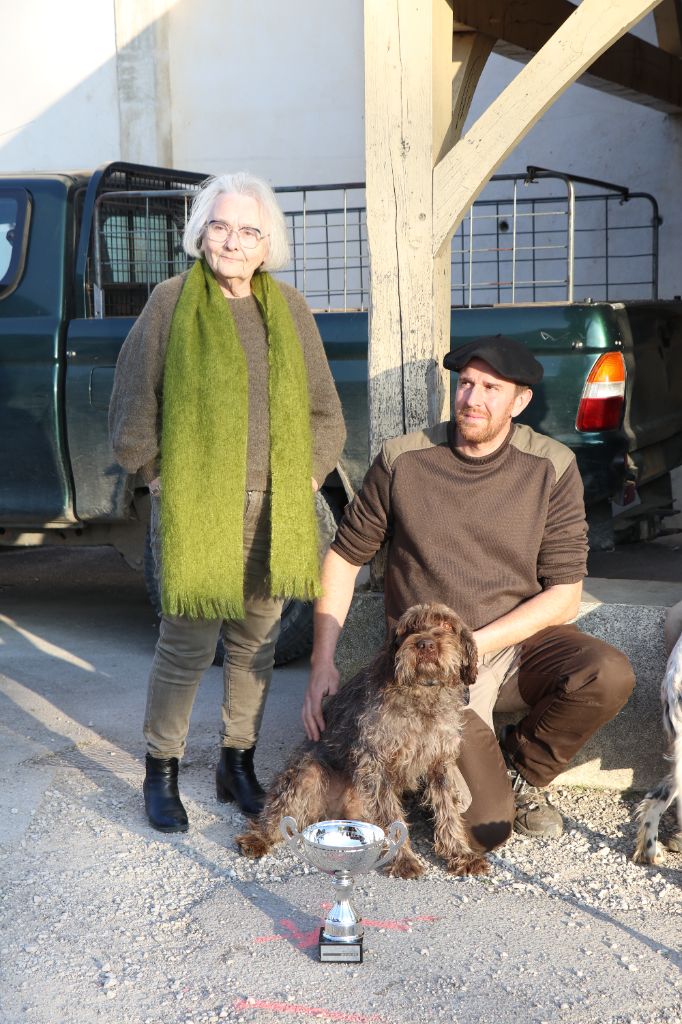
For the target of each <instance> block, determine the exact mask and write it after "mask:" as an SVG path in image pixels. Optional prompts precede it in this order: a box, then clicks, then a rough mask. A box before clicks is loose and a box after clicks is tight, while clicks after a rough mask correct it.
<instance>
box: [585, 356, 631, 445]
mask: <svg viewBox="0 0 682 1024" xmlns="http://www.w3.org/2000/svg"><path fill="white" fill-rule="evenodd" d="M624 404H625V360H624V359H623V356H622V354H621V353H620V352H607V353H605V355H603V356H599V359H598V360H597V362H596V363H595V364H594V366H593V367H592V369H591V370H590V373H589V376H588V378H587V380H586V382H585V387H584V388H583V395H582V398H581V399H580V405H579V406H578V415H577V416H576V420H575V426H576V430H583V431H587V430H615V429H616V428H617V427H619V426H620V421H621V416H622V414H623V405H624Z"/></svg>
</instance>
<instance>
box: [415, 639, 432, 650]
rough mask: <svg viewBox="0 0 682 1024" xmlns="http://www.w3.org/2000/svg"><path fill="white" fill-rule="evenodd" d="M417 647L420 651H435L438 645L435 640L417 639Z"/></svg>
mask: <svg viewBox="0 0 682 1024" xmlns="http://www.w3.org/2000/svg"><path fill="white" fill-rule="evenodd" d="M417 649H418V650H420V651H435V649H436V645H435V643H434V642H433V640H417Z"/></svg>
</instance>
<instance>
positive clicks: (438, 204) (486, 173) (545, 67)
mask: <svg viewBox="0 0 682 1024" xmlns="http://www.w3.org/2000/svg"><path fill="white" fill-rule="evenodd" d="M659 2H660V0H611V2H609V3H605V2H604V0H582V3H581V4H580V6H579V7H576V8H575V9H574V11H573V13H572V14H571V16H570V18H568V20H567V21H565V22H564V23H563V24H562V25H561V26H560V28H559V29H558V31H557V32H555V34H554V35H553V36H552V37H551V39H550V40H549V41H548V42H547V43H546V44H545V45H544V46H543V47H542V49H541V50H540V51H539V52H538V53H537V54H536V55H535V57H533V59H532V60H531V61H530V63H529V64H527V65H526V66H525V67H524V68H522V69H521V71H519V73H518V75H517V76H516V78H515V79H514V80H513V81H512V82H511V83H510V84H509V85H508V86H507V88H506V89H505V90H504V91H503V92H502V93H501V95H500V96H498V97H497V99H496V100H494V101H493V103H491V105H490V106H489V107H488V109H487V110H486V111H485V112H484V113H483V114H482V115H481V116H480V117H479V119H478V121H476V123H475V124H474V125H472V126H471V128H470V129H469V131H468V132H467V133H466V135H465V136H464V137H463V138H461V139H460V141H459V142H457V143H456V145H455V146H454V147H453V148H452V149H451V150H450V152H449V153H448V154H447V155H446V156H445V157H443V159H442V160H441V161H440V163H439V164H438V166H437V167H436V168H435V171H434V176H433V177H434V190H433V196H434V211H433V252H434V255H435V254H439V253H441V252H442V251H443V250H444V249H446V248H447V247H448V245H449V241H450V238H451V237H452V234H453V233H454V231H455V230H456V229H457V227H458V226H459V224H460V222H461V220H462V217H463V216H464V214H465V212H466V210H467V209H468V208H469V207H470V206H471V204H472V203H473V202H474V200H475V199H476V197H477V196H478V195H479V194H480V193H481V191H482V190H483V188H484V187H485V185H486V184H487V182H488V181H489V179H490V178H491V177H492V175H493V174H494V173H495V171H496V170H497V168H498V167H499V166H500V165H501V164H502V163H503V162H504V160H505V159H506V157H507V156H508V154H509V153H510V152H511V151H512V150H513V149H514V147H515V146H516V145H518V143H519V142H520V141H521V139H523V138H524V137H525V136H526V135H527V134H528V132H529V131H530V129H531V128H532V127H533V126H534V125H535V124H537V122H538V121H539V120H540V118H541V117H542V115H543V114H544V112H545V111H546V110H547V109H548V108H549V107H550V106H551V105H552V104H553V103H554V102H555V100H557V99H558V97H559V96H561V95H562V93H564V92H565V91H566V89H568V87H569V86H570V85H572V84H573V82H575V81H576V80H577V79H578V78H579V77H580V75H581V74H583V73H584V72H585V70H586V69H587V68H588V67H589V66H590V65H591V64H592V63H593V62H594V61H595V60H596V59H597V57H599V56H600V55H601V54H602V53H604V52H605V50H607V49H608V47H609V46H611V45H612V44H613V43H614V42H615V41H616V40H617V39H620V38H621V37H622V36H623V35H624V34H625V33H626V32H627V31H628V29H629V28H630V27H631V26H632V25H634V24H636V23H637V22H638V21H640V20H641V18H643V17H644V15H645V14H648V13H649V11H652V10H653V9H654V8H655V7H656V6H657V4H658V3H659ZM458 15H459V8H458Z"/></svg>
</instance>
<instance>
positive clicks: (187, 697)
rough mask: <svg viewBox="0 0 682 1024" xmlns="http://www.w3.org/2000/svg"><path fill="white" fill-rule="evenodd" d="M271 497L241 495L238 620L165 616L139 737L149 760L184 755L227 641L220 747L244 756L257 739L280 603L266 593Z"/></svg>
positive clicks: (155, 529)
mask: <svg viewBox="0 0 682 1024" xmlns="http://www.w3.org/2000/svg"><path fill="white" fill-rule="evenodd" d="M159 501H160V499H159V498H158V497H154V498H152V521H151V536H152V549H153V552H154V561H155V566H156V575H157V579H159V580H160V578H161V573H162V571H163V567H162V565H161V539H160V531H159ZM269 554H270V495H269V494H268V493H264V492H261V491H247V493H246V499H245V505H244V597H245V607H246V615H245V617H244V618H243V619H240V620H236V619H233V620H229V621H227V620H226V621H222V620H221V619H189V618H186V617H185V616H171V615H163V616H162V618H161V624H160V628H159V639H158V642H157V645H156V653H155V655H154V661H153V663H152V668H151V673H150V675H149V684H148V689H147V708H146V712H145V719H144V736H145V740H146V742H147V752H148V753H149V754H151V756H152V757H156V758H170V757H178V758H180V757H182V756H183V754H184V752H185V742H186V739H187V733H188V731H189V723H190V717H191V714H192V707H193V705H194V699H195V697H196V693H197V689H198V686H199V681H200V679H201V676H202V675H203V673H204V672H205V671H206V669H207V668H208V667H209V666H210V665H211V664H212V663H213V659H214V656H215V649H216V643H217V641H218V637H219V635H220V630H221V627H222V630H223V638H224V643H225V661H224V665H223V682H224V687H223V703H222V709H221V717H222V727H221V745H222V746H224V747H236V748H238V749H241V750H248V749H249V748H250V747H253V746H254V744H255V743H256V740H257V738H258V733H259V730H260V725H261V721H262V717H263V710H264V707H265V700H266V697H267V694H268V689H269V687H270V681H271V679H272V670H273V666H274V659H275V645H276V643H277V638H278V636H279V628H280V619H281V613H282V604H283V601H282V600H280V599H276V598H272V597H270V596H269V595H268V594H267V588H266V581H267V575H268V564H269Z"/></svg>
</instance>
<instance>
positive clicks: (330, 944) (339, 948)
mask: <svg viewBox="0 0 682 1024" xmlns="http://www.w3.org/2000/svg"><path fill="white" fill-rule="evenodd" d="M323 933H324V928H320V944H319V954H320V960H321V962H322V963H329V964H331V963H337V964H361V963H362V936H361V937H360V938H359V939H354V940H353V941H352V942H338V941H335V940H334V939H327V938H325V936H324V934H323Z"/></svg>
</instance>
